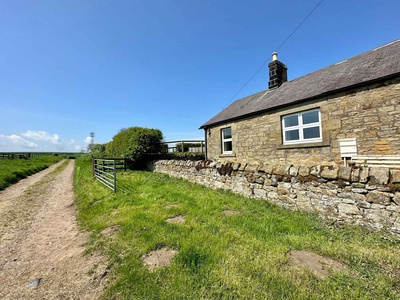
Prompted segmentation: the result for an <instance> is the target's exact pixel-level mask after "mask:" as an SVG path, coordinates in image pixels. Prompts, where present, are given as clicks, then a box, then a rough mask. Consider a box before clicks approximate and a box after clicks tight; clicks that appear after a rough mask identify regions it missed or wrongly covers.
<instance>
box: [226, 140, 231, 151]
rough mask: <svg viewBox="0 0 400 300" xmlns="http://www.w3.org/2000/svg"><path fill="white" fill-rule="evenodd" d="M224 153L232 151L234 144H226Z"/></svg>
mask: <svg viewBox="0 0 400 300" xmlns="http://www.w3.org/2000/svg"><path fill="white" fill-rule="evenodd" d="M224 151H225V152H226V151H232V142H224Z"/></svg>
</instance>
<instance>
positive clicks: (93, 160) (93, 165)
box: [92, 158, 96, 176]
mask: <svg viewBox="0 0 400 300" xmlns="http://www.w3.org/2000/svg"><path fill="white" fill-rule="evenodd" d="M95 160H96V159H95V158H92V176H94V168H95Z"/></svg>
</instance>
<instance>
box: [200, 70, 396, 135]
mask: <svg viewBox="0 0 400 300" xmlns="http://www.w3.org/2000/svg"><path fill="white" fill-rule="evenodd" d="M396 77H400V72H398V73H394V74H390V75H387V76H383V77H379V78H375V79H372V80H368V81H363V82H359V83H357V84H353V85H349V86H346V87H343V88H339V89H335V90H332V91H328V92H325V93H321V94H319V95H316V96H312V97H308V98H304V99H299V100H296V101H293V102H290V103H287V104H282V105H276V106H274V107H270V108H268V109H263V110H259V111H256V112H252V113H249V114H244V115H240V116H236V117H233V118H229V119H224V120H221V121H217V122H214V123H210V124H203V125H202V126H200V128H199V129H207V128H210V127H214V126H216V125H219V124H224V123H227V122H232V121H237V120H240V119H245V118H249V117H253V116H257V115H260V114H263V113H266V112H269V111H273V110H277V109H279V108H283V107H288V106H292V105H294V104H298V103H301V102H306V101H311V100H315V99H318V98H321V97H326V96H329V95H332V94H336V93H341V92H344V91H347V90H351V89H354V88H358V87H362V86H365V85H369V84H373V83H378V82H381V81H385V80H388V79H392V78H396ZM239 100H240V99H239ZM239 100H237V101H239Z"/></svg>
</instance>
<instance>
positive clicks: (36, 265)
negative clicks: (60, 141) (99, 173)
mask: <svg viewBox="0 0 400 300" xmlns="http://www.w3.org/2000/svg"><path fill="white" fill-rule="evenodd" d="M59 166H61V168H63V169H62V171H61V172H60V171H59V170H58V169H57V167H59ZM64 167H65V165H64V164H62V163H59V164H57V165H54V166H52V167H50V168H48V169H46V170H44V171H42V172H39V173H37V174H35V175H33V176H30V177H29V178H28V179H24V180H21V181H20V182H19V183H17V184H15V185H13V186H11V187H9V188H8V189H6V190H4V191H1V192H0V299H98V298H99V295H100V294H101V291H102V287H103V284H104V276H105V274H106V273H107V271H106V264H105V263H104V262H103V260H102V259H101V257H99V256H98V255H83V252H84V250H85V248H84V246H83V244H84V243H85V242H86V241H87V238H88V235H87V233H85V232H82V231H80V230H79V228H78V225H77V222H76V211H75V205H74V194H73V172H74V161H73V160H70V161H69V162H68V164H67V166H66V167H65V168H64Z"/></svg>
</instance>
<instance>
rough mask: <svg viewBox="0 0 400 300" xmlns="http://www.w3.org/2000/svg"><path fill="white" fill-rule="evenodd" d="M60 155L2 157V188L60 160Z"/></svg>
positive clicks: (0, 162) (0, 178)
mask: <svg viewBox="0 0 400 300" xmlns="http://www.w3.org/2000/svg"><path fill="white" fill-rule="evenodd" d="M61 159H62V157H59V156H40V157H33V158H30V159H0V190H3V189H5V188H6V187H8V186H10V185H12V184H13V183H16V182H18V181H19V180H21V179H23V178H26V177H27V176H29V175H32V174H34V173H36V172H39V171H41V170H43V169H45V168H47V167H49V166H51V165H52V164H54V163H56V162H58V161H60V160H61Z"/></svg>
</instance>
